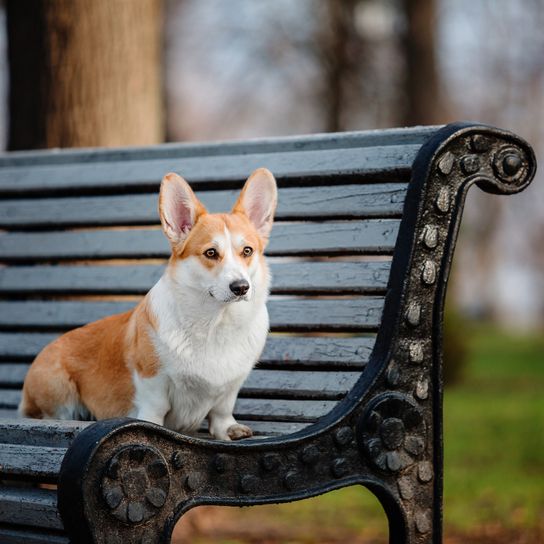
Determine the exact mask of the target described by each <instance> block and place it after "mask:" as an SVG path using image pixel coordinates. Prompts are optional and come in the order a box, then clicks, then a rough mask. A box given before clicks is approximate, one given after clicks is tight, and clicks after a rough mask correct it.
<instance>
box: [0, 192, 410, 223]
mask: <svg viewBox="0 0 544 544" xmlns="http://www.w3.org/2000/svg"><path fill="white" fill-rule="evenodd" d="M238 193H239V192H238V191H237V190H230V191H200V192H198V193H197V196H198V197H199V198H200V199H201V201H202V202H203V203H204V205H205V206H206V207H207V208H208V211H210V212H213V213H216V212H225V211H228V210H229V209H230V208H231V207H232V205H233V204H234V202H235V200H236V198H237V196H238ZM405 196H406V184H401V183H395V184H393V183H391V184H371V185H361V184H359V185H340V186H336V187H335V186H323V187H319V188H317V189H316V188H315V187H293V188H285V189H280V191H279V196H278V209H277V211H276V219H286V218H296V219H322V218H335V217H353V218H363V217H399V216H400V215H401V213H402V207H403V204H404V199H405ZM159 222H160V221H159V215H158V193H157V192H154V193H151V194H135V195H122V196H119V195H104V196H101V197H73V198H39V199H35V198H34V199H25V200H22V199H15V200H4V201H3V202H0V227H4V228H21V227H34V228H36V227H47V228H55V229H58V228H59V227H61V226H67V225H68V226H104V225H153V224H159Z"/></svg>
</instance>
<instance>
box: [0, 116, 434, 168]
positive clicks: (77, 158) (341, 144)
mask: <svg viewBox="0 0 544 544" xmlns="http://www.w3.org/2000/svg"><path fill="white" fill-rule="evenodd" d="M440 128H441V126H420V127H406V128H389V129H378V130H366V131H356V132H339V133H322V134H308V135H304V136H281V137H273V138H255V139H251V140H229V141H222V142H209V143H187V142H184V143H168V144H162V145H153V146H148V147H121V148H103V147H95V148H86V149H81V148H72V149H47V150H37V151H36V150H32V151H15V152H13V151H12V152H10V153H0V167H13V166H22V167H28V166H29V165H45V164H52V165H55V164H56V165H62V164H69V163H87V164H93V163H96V162H117V161H134V160H136V161H141V160H149V159H166V158H181V157H206V156H213V155H216V156H223V155H243V154H246V153H259V152H260V153H271V152H280V151H283V152H286V153H287V152H291V151H293V150H297V151H310V150H315V151H319V150H321V149H341V148H350V147H376V146H389V145H402V144H413V145H416V144H419V145H421V144H423V143H425V142H426V141H427V140H428V139H429V138H430V137H431V136H432V135H433V134H434V133H435V132H436V131H437V130H439V129H440Z"/></svg>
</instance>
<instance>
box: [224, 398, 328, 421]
mask: <svg viewBox="0 0 544 544" xmlns="http://www.w3.org/2000/svg"><path fill="white" fill-rule="evenodd" d="M336 404H337V402H336V401H331V400H284V399H279V400H278V399H267V400H262V399H238V400H237V401H236V406H235V407H234V415H235V417H236V418H237V419H247V420H248V421H252V420H258V421H298V422H306V423H312V422H314V421H316V420H317V419H318V418H320V417H322V416H324V415H326V414H328V413H329V412H330V411H331V410H332V409H333V408H334V407H335V406H336Z"/></svg>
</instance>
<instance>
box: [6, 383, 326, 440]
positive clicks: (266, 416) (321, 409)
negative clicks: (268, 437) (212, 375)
mask: <svg viewBox="0 0 544 544" xmlns="http://www.w3.org/2000/svg"><path fill="white" fill-rule="evenodd" d="M20 399H21V391H19V390H18V389H0V408H2V409H4V410H13V409H15V408H16V407H17V406H18V404H19V401H20ZM335 405H336V401H333V400H291V399H288V400H285V399H253V398H240V399H238V400H237V402H236V407H235V410H234V413H235V416H236V417H237V418H238V419H247V420H255V419H258V420H259V421H299V422H312V421H315V420H316V419H317V418H319V417H321V416H323V415H325V414H327V413H328V412H329V411H330V410H332V408H333V407H334V406H335ZM0 430H1V425H0Z"/></svg>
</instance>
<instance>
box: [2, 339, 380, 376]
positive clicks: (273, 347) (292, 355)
mask: <svg viewBox="0 0 544 544" xmlns="http://www.w3.org/2000/svg"><path fill="white" fill-rule="evenodd" d="M58 336H59V335H58V334H56V333H6V332H0V360H4V361H10V360H22V361H30V360H32V359H33V358H34V357H35V356H36V355H37V354H38V353H39V352H40V351H41V349H43V348H44V347H45V346H46V345H47V344H49V343H50V342H52V341H53V340H55V338H58ZM374 341H375V338H374V336H355V335H354V336H350V337H341V336H330V335H321V336H299V335H296V336H294V335H290V334H271V335H269V336H268V339H267V341H266V345H265V347H264V350H263V353H262V354H261V357H260V358H259V360H260V361H261V363H264V364H267V365H276V366H278V367H279V368H281V367H285V366H291V365H300V366H324V367H326V366H334V367H337V368H358V369H361V368H362V367H364V365H365V364H366V363H367V362H368V360H369V357H370V353H371V351H372V348H373V346H374Z"/></svg>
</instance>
